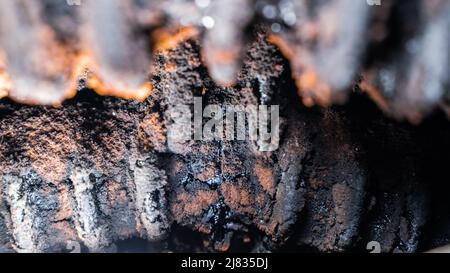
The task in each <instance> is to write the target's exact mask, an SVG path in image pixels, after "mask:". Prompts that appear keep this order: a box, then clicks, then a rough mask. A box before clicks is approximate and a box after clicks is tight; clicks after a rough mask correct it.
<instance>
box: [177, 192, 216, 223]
mask: <svg viewBox="0 0 450 273" xmlns="http://www.w3.org/2000/svg"><path fill="white" fill-rule="evenodd" d="M218 200H219V195H218V194H217V192H215V191H209V190H198V191H196V192H194V193H188V192H183V193H181V194H179V195H178V196H177V198H176V201H175V202H174V203H173V204H172V213H173V214H174V216H175V218H176V219H177V220H181V219H182V218H183V217H184V216H198V215H200V214H201V213H202V212H203V210H205V209H206V208H208V207H209V206H210V205H212V204H214V203H216V202H217V201H218Z"/></svg>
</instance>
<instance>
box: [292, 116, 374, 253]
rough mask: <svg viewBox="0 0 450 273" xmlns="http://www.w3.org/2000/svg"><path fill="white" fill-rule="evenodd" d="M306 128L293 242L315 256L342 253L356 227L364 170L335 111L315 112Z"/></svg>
mask: <svg viewBox="0 0 450 273" xmlns="http://www.w3.org/2000/svg"><path fill="white" fill-rule="evenodd" d="M314 119H315V122H311V123H309V124H308V126H307V127H306V131H307V132H309V135H308V137H309V141H310V143H311V144H310V147H311V148H310V150H309V151H308V154H307V157H305V160H304V161H303V162H302V163H303V164H304V166H305V170H304V171H303V172H302V177H301V179H302V180H303V183H304V184H305V187H306V189H307V192H306V205H305V211H304V212H303V213H302V218H300V220H299V224H298V225H299V226H298V230H299V232H298V243H299V245H300V246H303V247H310V248H312V249H316V250H318V251H321V252H337V251H344V250H348V249H349V248H350V247H352V246H353V245H354V242H355V241H356V239H357V236H358V234H359V229H360V222H361V216H362V213H363V208H362V205H363V203H364V198H365V187H366V182H367V169H366V168H367V167H366V165H365V164H364V161H362V160H361V157H360V152H361V145H360V144H359V143H358V142H356V141H355V140H353V139H352V138H351V135H350V133H349V132H348V128H349V124H348V121H347V120H346V119H345V117H343V115H342V114H341V113H340V112H339V111H335V110H332V109H330V110H324V111H322V110H320V111H318V112H317V113H316V114H315V116H314Z"/></svg>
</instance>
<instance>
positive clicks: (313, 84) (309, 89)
mask: <svg viewBox="0 0 450 273" xmlns="http://www.w3.org/2000/svg"><path fill="white" fill-rule="evenodd" d="M296 84H297V87H298V89H299V92H300V93H301V94H302V98H303V103H304V104H305V106H308V107H311V106H313V105H314V104H315V102H317V103H319V104H321V105H323V106H328V105H329V103H330V100H331V89H330V87H329V86H328V85H327V84H325V83H323V82H322V81H321V80H320V77H319V75H318V73H317V72H316V71H314V70H313V69H307V70H306V71H304V72H303V73H301V74H300V75H299V76H298V77H297V79H296Z"/></svg>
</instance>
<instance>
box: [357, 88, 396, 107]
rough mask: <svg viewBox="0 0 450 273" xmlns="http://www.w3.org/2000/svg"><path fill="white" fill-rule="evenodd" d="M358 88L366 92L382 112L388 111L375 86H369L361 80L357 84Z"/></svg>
mask: <svg viewBox="0 0 450 273" xmlns="http://www.w3.org/2000/svg"><path fill="white" fill-rule="evenodd" d="M359 88H360V89H361V90H362V91H364V92H366V93H367V95H369V97H370V98H371V99H372V100H373V101H374V102H375V103H376V104H377V105H378V107H380V108H381V109H382V110H383V111H385V112H386V111H388V110H389V105H388V102H387V101H386V99H385V98H384V97H383V95H382V93H381V92H380V90H378V89H377V88H376V87H375V86H373V85H371V84H370V83H368V82H367V81H365V80H363V81H361V82H360V83H359Z"/></svg>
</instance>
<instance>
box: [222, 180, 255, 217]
mask: <svg viewBox="0 0 450 273" xmlns="http://www.w3.org/2000/svg"><path fill="white" fill-rule="evenodd" d="M220 189H221V192H222V195H223V197H224V199H225V203H226V204H227V205H228V206H230V208H232V209H234V210H236V211H240V212H243V213H252V212H254V208H252V204H253V202H254V198H253V196H252V195H251V193H250V192H249V191H248V190H247V189H245V187H244V186H243V185H234V184H231V183H223V184H222V185H221V186H220Z"/></svg>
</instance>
